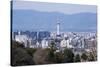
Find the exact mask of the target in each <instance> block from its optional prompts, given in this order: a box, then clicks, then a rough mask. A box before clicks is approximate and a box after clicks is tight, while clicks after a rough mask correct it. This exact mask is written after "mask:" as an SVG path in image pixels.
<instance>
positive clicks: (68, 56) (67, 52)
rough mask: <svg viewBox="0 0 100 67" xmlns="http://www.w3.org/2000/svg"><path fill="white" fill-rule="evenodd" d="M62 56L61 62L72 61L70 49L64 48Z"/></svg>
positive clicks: (72, 56)
mask: <svg viewBox="0 0 100 67" xmlns="http://www.w3.org/2000/svg"><path fill="white" fill-rule="evenodd" d="M63 55H64V58H63V62H65V63H71V62H74V54H73V52H72V51H71V49H67V48H66V49H65V50H64V54H63Z"/></svg>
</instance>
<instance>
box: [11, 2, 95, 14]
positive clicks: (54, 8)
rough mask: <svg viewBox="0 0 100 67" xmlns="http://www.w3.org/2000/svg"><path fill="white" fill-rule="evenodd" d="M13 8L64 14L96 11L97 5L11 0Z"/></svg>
mask: <svg viewBox="0 0 100 67" xmlns="http://www.w3.org/2000/svg"><path fill="white" fill-rule="evenodd" d="M13 9H14V10H17V9H22V10H37V11H45V12H61V13H65V14H73V13H81V12H91V13H96V11H97V6H95V5H79V4H78V5H77V4H62V3H59V4H58V3H44V2H33V1H13Z"/></svg>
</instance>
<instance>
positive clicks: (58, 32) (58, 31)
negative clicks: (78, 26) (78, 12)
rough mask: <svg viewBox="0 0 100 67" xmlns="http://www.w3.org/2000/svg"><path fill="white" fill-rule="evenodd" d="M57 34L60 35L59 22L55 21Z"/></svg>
mask: <svg viewBox="0 0 100 67" xmlns="http://www.w3.org/2000/svg"><path fill="white" fill-rule="evenodd" d="M57 35H60V23H59V22H58V23H57Z"/></svg>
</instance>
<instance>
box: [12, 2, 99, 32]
mask: <svg viewBox="0 0 100 67" xmlns="http://www.w3.org/2000/svg"><path fill="white" fill-rule="evenodd" d="M57 19H59V20H61V21H60V23H61V25H60V26H61V27H60V28H62V31H71V30H72V31H75V30H76V31H88V30H90V31H96V29H97V6H96V5H79V4H67V3H47V2H34V1H13V30H40V29H42V30H49V31H55V30H56V23H57Z"/></svg>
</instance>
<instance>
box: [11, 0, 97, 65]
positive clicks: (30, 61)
mask: <svg viewBox="0 0 100 67" xmlns="http://www.w3.org/2000/svg"><path fill="white" fill-rule="evenodd" d="M17 2H18V1H17ZM17 2H16V1H15V2H14V3H13V4H15V3H17ZM18 3H20V1H19V2H18ZM23 3H24V2H23ZM25 3H26V2H25ZM13 10H14V9H13ZM13 12H14V11H13ZM33 12H34V11H33ZM13 15H14V16H13V18H15V14H13ZM40 15H41V14H40ZM25 16H27V15H25ZM38 16H39V15H38ZM93 16H94V15H93ZM23 19H24V18H23ZM49 19H50V18H49ZM78 19H79V18H78ZM14 20H15V19H14ZM34 20H35V19H34V17H33V21H34ZM45 20H46V19H45ZM50 20H52V19H50ZM55 20H56V21H54V22H53V23H54V24H53V26H54V27H53V26H52V24H51V26H52V30H50V29H48V30H47V29H46V28H49V26H50V25H47V27H45V26H44V28H45V29H44V28H42V29H41V26H42V25H43V24H39V25H40V27H38V29H39V30H34V27H35V25H34V24H35V23H33V24H31V25H34V27H31V29H26V30H23V28H22V29H20V28H21V27H24V24H23V25H22V24H20V26H19V27H17V26H16V27H17V29H16V30H14V25H13V26H12V28H13V29H12V32H11V33H12V36H11V37H12V38H11V41H12V44H11V65H12V66H23V65H40V64H56V63H74V62H89V61H97V31H96V28H95V29H91V30H92V31H91V30H90V28H89V31H76V30H75V31H72V30H68V31H67V28H65V27H63V26H62V25H64V21H63V22H62V21H60V20H63V17H61V16H60V17H59V16H57V17H56V19H55ZM83 20H84V19H83ZM90 20H93V19H92V18H90ZM20 21H22V19H21V20H20ZM87 21H88V19H87ZM29 22H30V21H29ZM35 22H36V21H35ZM41 22H42V21H41ZM79 22H80V23H81V21H79ZM93 22H94V23H95V25H96V21H95V20H94V21H93ZM14 23H15V22H14V21H13V24H14ZM36 23H37V22H36ZM68 23H70V21H68ZM47 24H48V22H47ZM87 24H88V23H87ZM87 24H86V25H87ZM15 25H16V24H15ZM21 25H22V26H21ZM26 25H27V24H26ZM69 25H70V24H69ZM69 25H67V26H69ZM93 25H94V24H93ZM37 26H38V25H37ZM73 27H74V26H73ZM18 28H19V29H18ZM27 28H29V27H27ZM36 28H37V27H36ZM36 28H35V29H36ZM50 28H51V27H50ZM64 28H65V29H64ZM84 28H85V27H84ZM84 28H82V29H84ZM93 28H94V27H93ZM62 29H64V31H62ZM80 29H81V28H80ZM73 30H74V28H73ZM86 30H87V29H86ZM18 59H19V60H18Z"/></svg>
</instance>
